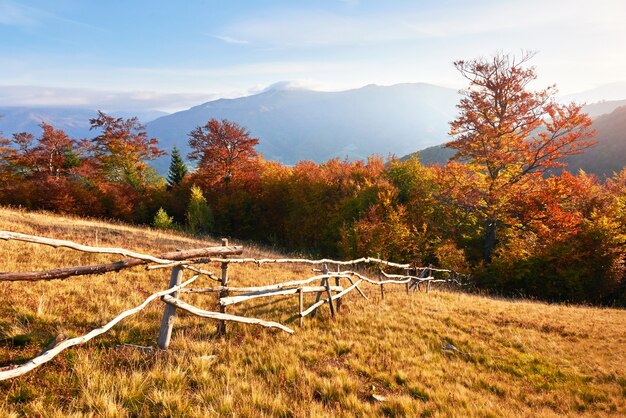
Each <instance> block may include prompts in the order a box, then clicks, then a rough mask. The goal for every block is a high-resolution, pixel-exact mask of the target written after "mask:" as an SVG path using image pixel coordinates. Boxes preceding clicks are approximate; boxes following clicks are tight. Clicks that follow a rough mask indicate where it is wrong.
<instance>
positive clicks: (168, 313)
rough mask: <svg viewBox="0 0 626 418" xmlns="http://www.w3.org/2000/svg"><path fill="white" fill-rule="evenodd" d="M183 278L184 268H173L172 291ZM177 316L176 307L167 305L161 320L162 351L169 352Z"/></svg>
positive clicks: (176, 294)
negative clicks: (168, 348)
mask: <svg viewBox="0 0 626 418" xmlns="http://www.w3.org/2000/svg"><path fill="white" fill-rule="evenodd" d="M182 278H183V268H182V267H181V266H176V267H174V268H172V274H171V276H170V289H171V288H172V287H174V286H177V285H179V284H180V283H181V281H182ZM172 296H173V297H178V292H174V293H172ZM175 316H176V306H173V305H170V304H167V303H166V304H165V309H164V310H163V318H162V319H161V328H160V329H159V339H158V340H157V344H158V346H159V348H160V349H162V350H167V347H169V345H170V340H171V338H172V328H174V317H175Z"/></svg>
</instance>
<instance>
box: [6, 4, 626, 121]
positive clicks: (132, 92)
mask: <svg viewBox="0 0 626 418" xmlns="http://www.w3.org/2000/svg"><path fill="white" fill-rule="evenodd" d="M624 22H626V1H625V0H595V1H589V0H585V1H579V0H522V1H518V0H510V1H508V0H500V1H496V0H472V1H468V0H441V1H423V0H412V1H404V0H386V1H382V0H380V1H367V0H332V1H331V0H326V1H325V0H318V1H298V0H282V1H279V0H266V1H253V0H250V1H244V0H241V1H236V0H231V1H227V0H223V1H219V0H202V1H201V0H197V1H196V0H185V1H166V0H150V1H145V0H125V1H118V0H107V1H101V0H100V1H96V0H54V1H43V0H42V1H38V0H33V1H19V0H0V105H2V106H7V105H23V106H50V105H52V106H61V105H67V106H83V107H103V106H104V107H105V108H108V110H132V109H147V108H150V109H160V110H165V111H175V110H180V109H184V108H188V107H190V106H193V105H196V104H200V103H203V102H205V101H208V100H213V99H216V98H221V97H239V96H244V95H249V94H254V93H256V92H260V91H262V90H263V89H265V88H267V87H268V86H270V85H273V84H275V83H279V85H289V86H300V87H305V88H312V89H316V90H345V89H349V88H358V87H361V86H364V85H367V84H379V85H391V84H396V83H411V82H426V83H432V84H437V85H442V86H447V87H453V88H461V87H463V85H464V80H463V79H462V78H461V77H460V75H459V74H458V73H457V72H456V70H455V69H454V67H453V65H452V63H453V61H455V60H458V59H471V58H475V57H479V56H489V55H492V54H494V53H495V52H496V51H503V52H507V53H508V52H510V53H517V54H519V53H520V52H521V51H522V50H532V51H537V56H536V57H535V58H534V59H533V61H532V64H533V65H535V66H536V68H537V72H538V74H539V80H538V82H540V83H542V85H543V86H545V85H549V84H554V83H556V84H557V85H558V86H559V90H560V92H561V93H562V94H571V93H575V92H578V91H583V90H587V89H591V88H594V87H597V86H600V85H603V84H606V83H610V82H616V81H623V80H626V50H625V49H624V44H625V41H626V34H625V33H624V30H623V27H622V25H623V24H624Z"/></svg>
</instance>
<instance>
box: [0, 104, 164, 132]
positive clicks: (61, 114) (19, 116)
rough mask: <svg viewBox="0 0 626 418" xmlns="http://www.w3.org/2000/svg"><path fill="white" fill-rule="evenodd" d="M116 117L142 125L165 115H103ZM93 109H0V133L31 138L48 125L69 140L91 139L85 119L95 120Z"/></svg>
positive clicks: (148, 113) (156, 112) (146, 112)
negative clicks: (41, 126)
mask: <svg viewBox="0 0 626 418" xmlns="http://www.w3.org/2000/svg"><path fill="white" fill-rule="evenodd" d="M107 113H110V114H112V115H115V116H117V117H124V118H130V117H133V116H137V117H138V118H139V120H140V121H141V122H142V123H146V122H149V121H150V120H152V119H156V118H158V117H160V116H164V115H167V113H165V112H161V111H158V110H143V111H123V110H120V111H112V112H107ZM96 116H97V111H96V110H95V109H86V108H78V107H21V106H20V107H17V106H15V107H13V106H6V107H0V131H1V132H2V133H3V134H4V136H6V137H10V136H11V135H12V134H14V133H18V132H29V133H32V134H34V135H39V134H40V133H41V128H40V126H39V125H40V124H41V123H42V122H46V123H49V124H51V125H53V126H54V127H55V128H57V129H62V130H63V131H65V133H66V134H68V135H69V136H70V137H72V138H76V139H82V138H91V137H93V136H94V133H93V132H90V131H89V127H90V125H89V119H91V118H95V117H96Z"/></svg>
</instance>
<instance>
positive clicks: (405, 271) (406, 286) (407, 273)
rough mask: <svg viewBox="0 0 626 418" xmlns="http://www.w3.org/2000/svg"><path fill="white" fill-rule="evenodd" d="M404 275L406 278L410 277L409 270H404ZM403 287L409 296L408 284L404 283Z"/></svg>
mask: <svg viewBox="0 0 626 418" xmlns="http://www.w3.org/2000/svg"><path fill="white" fill-rule="evenodd" d="M404 274H406V275H407V276H410V275H411V269H406V270H404ZM404 287H405V288H406V294H407V295H408V294H409V282H406V284H405V285H404Z"/></svg>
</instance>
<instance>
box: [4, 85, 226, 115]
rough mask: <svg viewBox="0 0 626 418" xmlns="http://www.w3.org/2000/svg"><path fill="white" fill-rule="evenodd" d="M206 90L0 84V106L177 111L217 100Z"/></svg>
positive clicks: (216, 96) (215, 96)
mask: <svg viewBox="0 0 626 418" xmlns="http://www.w3.org/2000/svg"><path fill="white" fill-rule="evenodd" d="M217 98H218V95H215V94H205V93H197V94H194V93H160V92H154V91H129V92H124V91H110V90H95V89H79V88H55V87H42V86H0V106H24V107H58V106H63V107H84V108H89V109H103V110H127V111H133V110H148V109H157V110H163V111H166V112H171V111H178V110H181V109H186V108H189V107H191V106H195V105H198V104H200V103H204V102H206V101H209V100H214V99H217Z"/></svg>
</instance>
